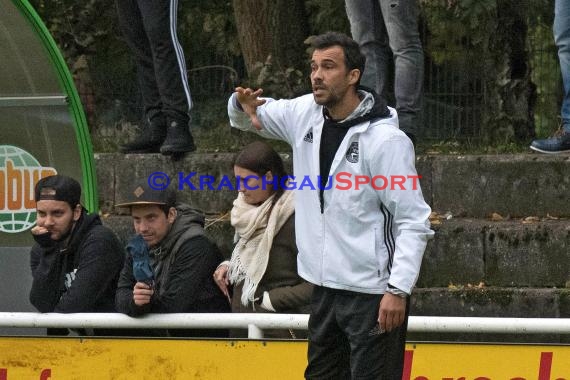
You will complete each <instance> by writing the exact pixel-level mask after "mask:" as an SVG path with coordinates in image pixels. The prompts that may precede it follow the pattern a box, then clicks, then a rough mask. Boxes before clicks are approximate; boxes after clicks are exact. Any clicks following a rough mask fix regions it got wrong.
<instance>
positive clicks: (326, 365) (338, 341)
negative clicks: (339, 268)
mask: <svg viewBox="0 0 570 380" xmlns="http://www.w3.org/2000/svg"><path fill="white" fill-rule="evenodd" d="M336 294H337V292H336V291H335V290H334V289H328V288H323V287H321V286H315V289H314V291H313V295H312V298H311V316H310V317H309V349H308V354H307V356H308V361H309V363H308V365H307V369H306V370H305V379H307V380H346V379H350V347H349V345H348V340H347V339H346V337H345V336H344V335H343V333H342V331H341V330H340V328H339V326H338V325H337V321H336V313H337V307H336V301H335V299H336Z"/></svg>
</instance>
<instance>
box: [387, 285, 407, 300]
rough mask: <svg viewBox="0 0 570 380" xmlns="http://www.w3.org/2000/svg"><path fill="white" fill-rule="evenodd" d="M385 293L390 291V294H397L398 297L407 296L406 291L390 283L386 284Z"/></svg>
mask: <svg viewBox="0 0 570 380" xmlns="http://www.w3.org/2000/svg"><path fill="white" fill-rule="evenodd" d="M386 293H390V294H392V295H395V296H398V297H400V298H406V297H407V296H408V293H406V292H404V291H403V290H400V289H398V288H396V287H395V286H392V285H390V284H388V288H386Z"/></svg>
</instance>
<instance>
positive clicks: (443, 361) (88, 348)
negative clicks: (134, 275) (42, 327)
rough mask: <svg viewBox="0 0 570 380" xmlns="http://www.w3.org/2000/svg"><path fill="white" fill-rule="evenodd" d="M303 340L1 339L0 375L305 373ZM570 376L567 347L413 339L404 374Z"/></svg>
mask: <svg viewBox="0 0 570 380" xmlns="http://www.w3.org/2000/svg"><path fill="white" fill-rule="evenodd" d="M306 350H307V343H306V342H305V341H231V340H163V339H98V338H87V339H85V338H30V337H18V338H11V337H1V338H0V380H20V379H40V380H62V379H81V380H84V379H98V380H101V379H115V380H123V379H124V380H126V379H137V380H143V379H153V380H157V379H203V380H208V379H216V380H218V379H232V380H237V379H247V380H255V379H270V380H273V379H276V380H279V379H287V380H291V379H302V378H303V371H304V369H305V365H306ZM435 379H437V380H486V379H493V380H495V379H500V380H531V379H532V380H570V346H546V345H489V344H457V343H454V344H443V343H442V344H432V343H417V344H408V345H407V347H406V363H405V370H404V376H403V380H435Z"/></svg>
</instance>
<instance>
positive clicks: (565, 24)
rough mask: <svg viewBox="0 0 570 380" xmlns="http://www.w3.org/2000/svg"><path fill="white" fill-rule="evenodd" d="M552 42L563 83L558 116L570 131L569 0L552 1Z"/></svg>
mask: <svg viewBox="0 0 570 380" xmlns="http://www.w3.org/2000/svg"><path fill="white" fill-rule="evenodd" d="M552 29H553V31H554V42H555V43H556V47H557V48H558V59H559V61H560V71H561V72H562V82H563V83H564V99H563V100H562V108H561V110H560V116H561V117H562V121H563V123H564V127H565V128H566V131H567V132H570V1H568V0H556V1H555V3H554V26H553V28H552Z"/></svg>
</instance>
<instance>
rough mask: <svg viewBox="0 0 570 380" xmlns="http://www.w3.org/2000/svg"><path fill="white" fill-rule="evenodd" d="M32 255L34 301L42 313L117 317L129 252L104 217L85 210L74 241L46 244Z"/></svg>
mask: <svg viewBox="0 0 570 380" xmlns="http://www.w3.org/2000/svg"><path fill="white" fill-rule="evenodd" d="M42 244H43V245H40V244H35V245H34V246H33V247H32V251H31V253H30V266H31V269H32V277H33V281H32V289H31V290H30V302H31V303H32V305H34V306H35V307H36V309H38V311H40V312H42V313H48V312H56V313H96V312H100V313H105V312H114V311H115V307H114V299H115V291H116V288H117V280H118V278H119V273H120V271H121V268H122V266H123V262H124V257H125V255H124V250H123V248H122V246H121V243H120V242H119V240H118V239H117V237H116V236H115V234H114V233H113V232H112V231H111V230H110V229H108V228H107V227H104V226H103V225H102V224H101V219H100V218H99V215H96V214H87V213H86V211H85V209H83V210H82V212H81V216H80V218H79V220H78V221H77V222H76V224H75V226H74V228H73V230H72V231H71V234H70V236H69V237H67V238H65V239H63V240H61V241H53V240H49V239H48V240H45V241H44V242H42Z"/></svg>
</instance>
